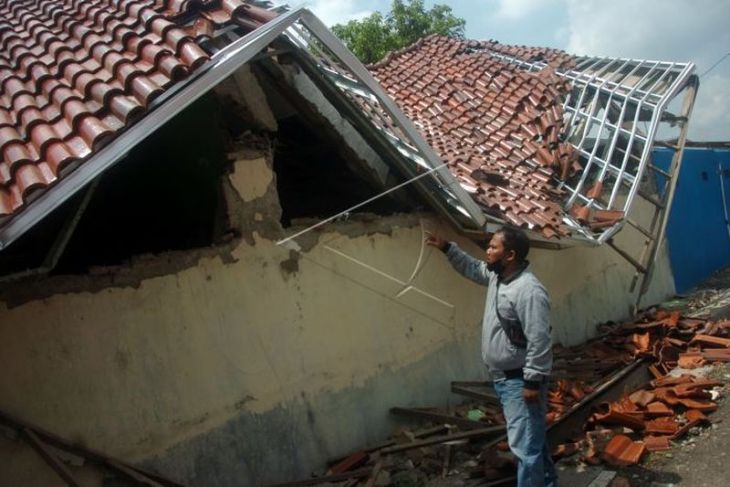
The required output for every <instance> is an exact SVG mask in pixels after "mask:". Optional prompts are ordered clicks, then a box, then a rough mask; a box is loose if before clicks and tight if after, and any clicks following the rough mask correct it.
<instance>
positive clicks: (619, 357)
mask: <svg viewBox="0 0 730 487" xmlns="http://www.w3.org/2000/svg"><path fill="white" fill-rule="evenodd" d="M599 329H600V331H601V336H600V338H597V339H594V340H592V341H590V342H588V343H587V344H584V345H581V346H579V347H574V348H563V347H560V346H556V347H555V350H554V357H555V358H554V380H553V383H552V386H551V388H550V391H549V394H548V412H547V415H546V420H547V422H548V423H554V422H555V421H557V420H559V419H561V418H562V417H565V416H566V415H570V414H571V413H573V412H574V411H575V410H576V407H577V406H578V405H579V404H580V403H581V401H583V402H584V403H585V402H588V401H590V400H591V398H590V396H589V397H587V396H588V395H589V394H590V393H591V392H592V391H593V390H594V389H595V388H598V387H600V386H601V385H602V384H604V383H607V382H608V380H609V378H610V377H611V376H612V374H614V373H615V372H616V371H618V370H619V369H621V368H623V367H624V366H626V365H627V364H631V363H633V362H635V361H636V360H641V359H643V360H646V361H648V362H650V365H649V371H650V372H651V374H652V375H653V376H654V379H653V380H651V381H650V382H648V383H647V384H645V385H644V386H643V387H641V388H639V389H637V390H633V391H627V392H626V393H625V394H624V395H623V396H621V397H620V398H619V399H618V400H616V401H614V402H611V403H604V404H595V405H592V406H593V413H592V415H591V416H590V417H589V419H588V420H587V421H586V423H585V424H584V427H583V433H582V434H581V435H580V437H577V438H574V439H572V441H570V442H568V443H563V444H560V445H557V446H556V447H555V448H554V450H553V456H554V458H556V459H557V458H561V457H566V456H573V457H575V458H577V459H579V460H580V461H582V462H585V463H588V464H597V463H601V462H605V463H607V464H610V465H614V466H627V465H632V464H636V463H638V462H640V461H641V459H642V457H643V456H644V455H645V453H646V452H648V451H661V450H666V449H669V448H671V442H672V441H674V440H677V439H680V438H681V437H682V436H684V435H686V434H687V433H688V432H689V431H690V430H691V429H693V428H696V427H702V426H703V425H707V424H709V419H708V417H707V414H708V413H710V412H712V411H714V410H715V409H716V408H717V403H716V402H715V399H716V397H717V396H718V395H719V392H718V389H720V386H722V384H721V383H720V382H718V381H714V380H709V379H704V378H701V377H696V376H694V375H692V374H691V373H687V372H688V371H687V370H685V369H691V368H693V367H699V366H702V365H705V364H713V363H717V362H728V361H730V320H723V321H714V322H713V321H709V320H706V319H700V318H689V317H684V316H682V315H681V314H680V313H679V312H666V311H661V310H659V311H657V310H650V311H648V312H645V313H644V314H642V315H641V316H639V317H638V318H636V319H635V320H633V321H631V322H627V323H622V324H609V325H603V326H602V327H600V328H599ZM683 372H684V373H683ZM394 409H403V408H394ZM410 410H411V411H416V410H418V411H420V412H428V414H429V415H430V416H431V417H434V416H440V417H441V418H443V419H442V420H441V421H436V420H432V421H430V422H429V424H426V425H424V428H423V429H419V430H408V429H402V430H400V431H399V433H398V434H396V435H395V436H393V437H392V438H391V439H390V440H388V441H387V442H385V443H383V444H381V445H379V446H374V447H370V448H364V449H362V450H359V451H357V452H354V453H352V454H351V455H348V456H346V457H344V458H341V459H339V460H337V461H334V462H332V464H331V466H330V468H329V469H328V470H327V472H326V473H325V476H324V477H319V478H310V479H307V480H304V481H299V482H296V483H292V484H291V485H314V484H316V483H321V482H333V483H334V482H345V483H346V484H347V485H389V484H392V483H394V482H396V481H398V482H400V481H406V482H417V483H423V482H425V481H428V480H431V479H434V478H439V477H450V478H451V477H457V476H458V477H460V478H461V479H464V480H466V479H474V478H475V477H477V478H481V479H486V480H495V479H500V478H505V477H509V476H512V475H514V472H515V467H516V462H515V460H514V458H513V457H512V456H511V454H510V453H509V448H508V446H507V444H506V442H505V441H504V436H503V430H502V432H501V433H497V434H495V432H494V431H493V430H497V429H499V428H500V426H501V427H503V426H504V417H503V416H502V414H501V411H500V410H499V406H497V405H495V404H494V403H479V402H473V401H472V402H470V403H466V404H463V405H461V406H457V407H452V408H449V409H441V410H439V409H437V408H411V409H410ZM424 416H426V415H424ZM449 416H451V417H452V418H453V421H449V420H448V419H446V418H448V417H449ZM468 420H473V421H474V422H475V423H476V424H475V425H474V426H473V427H471V428H467V427H465V422H466V423H468ZM466 426H468V424H466ZM480 432H483V434H480Z"/></svg>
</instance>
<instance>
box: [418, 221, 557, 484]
mask: <svg viewBox="0 0 730 487" xmlns="http://www.w3.org/2000/svg"><path fill="white" fill-rule="evenodd" d="M426 243H427V244H428V245H430V246H432V247H436V248H438V249H440V250H441V251H442V252H444V253H445V254H446V256H447V257H448V259H449V261H450V262H451V265H452V266H453V267H454V269H456V271H457V272H459V273H460V274H462V275H463V276H464V277H466V278H468V279H471V280H472V281H474V282H476V283H477V284H481V285H483V286H488V289H487V301H486V305H485V309H484V319H483V322H482V360H483V361H484V363H485V364H486V366H487V368H488V369H489V372H490V373H491V375H492V378H493V380H494V389H495V391H496V392H497V395H498V396H499V400H500V402H501V403H502V409H503V411H504V417H505V419H506V421H507V440H508V443H509V447H510V450H512V453H513V454H514V455H515V456H516V457H517V460H518V466H517V485H518V486H519V487H528V486H529V487H538V486H540V487H541V486H546V487H554V486H555V485H556V479H557V476H556V473H555V467H554V465H553V462H552V459H551V458H550V452H549V450H548V446H547V442H546V438H545V412H546V406H547V388H548V378H549V376H550V371H551V368H552V343H551V338H550V322H549V318H550V316H549V315H550V299H549V298H548V295H547V292H546V291H545V287H543V285H542V284H541V283H540V281H538V280H537V278H536V277H535V275H534V274H533V273H532V272H531V271H530V269H529V268H528V266H529V262H528V261H527V260H526V258H527V253H528V252H529V250H530V241H529V239H528V238H527V235H525V233H524V232H523V231H521V230H518V229H514V228H510V227H503V228H501V229H500V230H498V231H497V232H495V233H494V235H493V236H492V239H491V241H490V242H489V247H488V248H487V259H486V262H484V261H482V260H479V259H475V258H474V257H472V256H470V255H469V254H467V253H466V252H464V251H463V250H461V249H460V248H459V247H458V246H457V245H456V243H454V242H447V241H445V240H443V239H441V238H440V237H438V236H433V235H431V236H428V237H427V239H426Z"/></svg>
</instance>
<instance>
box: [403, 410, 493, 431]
mask: <svg viewBox="0 0 730 487" xmlns="http://www.w3.org/2000/svg"><path fill="white" fill-rule="evenodd" d="M390 413H391V414H395V415H396V416H408V417H411V418H418V419H424V420H427V421H434V422H436V423H444V424H455V425H457V426H459V427H460V428H466V429H478V428H483V427H484V423H482V422H481V421H472V420H471V419H467V418H459V417H458V416H451V415H450V414H443V413H439V412H436V411H435V410H433V409H431V408H401V407H394V408H390Z"/></svg>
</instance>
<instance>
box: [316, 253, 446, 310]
mask: <svg viewBox="0 0 730 487" xmlns="http://www.w3.org/2000/svg"><path fill="white" fill-rule="evenodd" d="M324 248H325V249H327V250H329V251H330V252H333V253H335V254H337V255H339V256H340V257H342V258H344V259H347V260H349V261H350V262H353V263H355V264H357V265H360V266H362V267H364V268H366V269H367V270H369V271H371V272H374V273H376V274H378V275H380V276H383V277H384V278H386V279H389V280H391V281H393V282H395V283H397V284H400V285H401V286H406V285H407V284H406V283H405V282H403V281H401V280H400V279H398V278H397V277H394V276H391V275H390V274H388V273H387V272H383V271H381V270H380V269H378V268H376V267H373V266H371V265H370V264H366V263H365V262H363V261H361V260H359V259H356V258H355V257H352V256H349V255H347V254H346V253H344V252H340V251H339V250H337V249H334V248H332V247H330V246H329V245H325V246H324ZM410 288H411V290H413V291H415V292H417V293H419V294H421V295H423V296H425V297H427V298H429V299H432V300H434V301H436V302H437V303H439V304H441V305H443V306H445V307H447V308H449V309H453V308H454V305H453V304H451V303H448V302H446V301H444V300H443V299H439V298H437V297H436V296H434V295H433V294H429V293H427V292H426V291H423V290H421V289H418V288H417V287H415V286H411V287H410Z"/></svg>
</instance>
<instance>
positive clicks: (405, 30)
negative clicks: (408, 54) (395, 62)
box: [332, 0, 466, 63]
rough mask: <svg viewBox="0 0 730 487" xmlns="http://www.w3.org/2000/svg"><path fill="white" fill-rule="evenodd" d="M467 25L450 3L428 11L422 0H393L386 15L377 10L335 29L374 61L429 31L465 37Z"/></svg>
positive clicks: (354, 49)
mask: <svg viewBox="0 0 730 487" xmlns="http://www.w3.org/2000/svg"><path fill="white" fill-rule="evenodd" d="M465 25H466V21H465V20H464V19H462V18H459V17H456V16H454V15H453V14H452V13H451V7H449V6H447V5H434V6H433V7H432V8H431V9H430V10H427V9H426V7H425V6H424V3H423V0H393V3H392V4H391V11H390V13H388V14H387V15H385V16H383V14H381V13H380V12H375V13H373V14H371V15H369V16H368V17H365V18H364V19H362V20H351V21H349V22H348V23H346V24H337V25H334V26H333V27H332V31H333V32H334V33H335V35H336V36H337V37H339V38H340V39H341V40H342V41H343V42H344V43H345V44H346V45H347V47H348V48H349V49H350V50H351V51H352V52H353V53H355V55H356V56H357V57H358V58H359V59H360V60H361V61H362V62H364V63H373V62H376V61H378V60H380V59H382V58H383V56H385V55H386V54H387V53H388V52H389V51H394V50H396V49H400V48H402V47H406V46H408V45H410V44H413V43H414V42H416V41H417V40H418V39H420V38H422V37H425V36H427V35H430V34H440V35H445V36H451V37H458V38H463V37H464V27H465Z"/></svg>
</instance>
